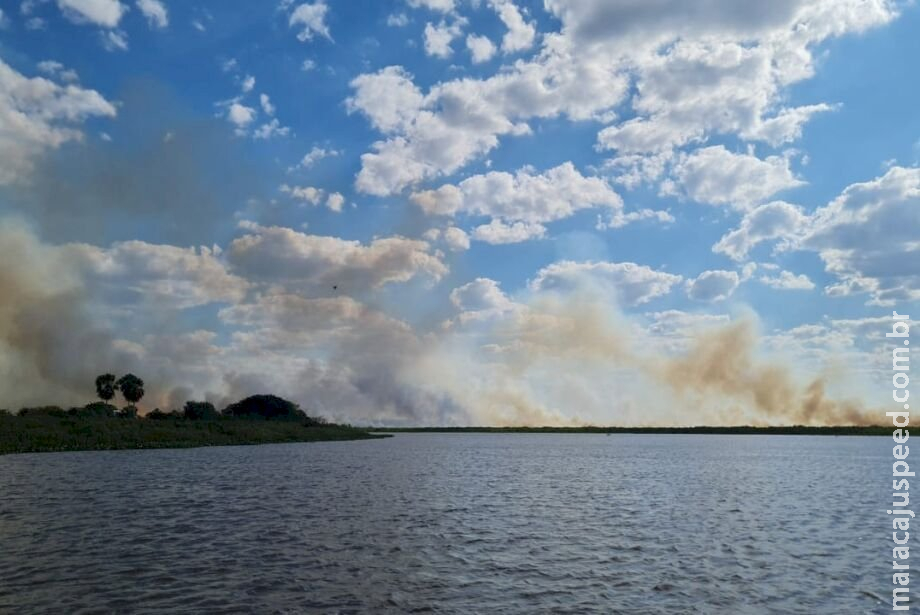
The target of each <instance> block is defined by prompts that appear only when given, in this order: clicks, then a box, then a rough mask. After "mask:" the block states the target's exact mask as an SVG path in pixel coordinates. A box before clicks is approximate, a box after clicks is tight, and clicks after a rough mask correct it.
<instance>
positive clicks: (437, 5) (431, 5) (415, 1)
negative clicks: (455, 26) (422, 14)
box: [406, 0, 454, 13]
mask: <svg viewBox="0 0 920 615" xmlns="http://www.w3.org/2000/svg"><path fill="white" fill-rule="evenodd" d="M406 1H407V2H408V4H409V6H411V7H412V8H414V9H417V8H420V7H424V8H426V9H430V10H432V11H439V12H441V13H450V12H451V11H453V10H454V0H406Z"/></svg>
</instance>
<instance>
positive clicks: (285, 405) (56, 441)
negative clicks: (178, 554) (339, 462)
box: [0, 374, 382, 454]
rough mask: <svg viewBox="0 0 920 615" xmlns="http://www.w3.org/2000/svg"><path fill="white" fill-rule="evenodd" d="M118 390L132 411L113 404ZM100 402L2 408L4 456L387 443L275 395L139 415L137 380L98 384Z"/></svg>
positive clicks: (106, 379)
mask: <svg viewBox="0 0 920 615" xmlns="http://www.w3.org/2000/svg"><path fill="white" fill-rule="evenodd" d="M118 392H120V393H121V394H122V396H123V397H124V398H125V401H126V402H127V405H126V406H125V407H124V408H122V409H121V410H119V409H118V408H116V407H115V406H114V405H112V404H111V403H109V402H111V401H112V400H113V399H114V398H115V395H116V393H118ZM96 394H97V395H98V396H99V398H100V400H101V401H95V402H92V403H89V404H87V405H85V406H81V407H76V408H69V409H67V410H65V409H64V408H61V407H59V406H40V407H32V408H22V409H21V410H19V411H18V412H15V413H12V412H8V411H6V410H0V454H4V453H28V452H50V451H82V450H114V449H135V448H181V447H192V446H223V445H239V444H268V443H277V442H314V441H324V440H362V439H367V438H376V437H382V436H378V435H374V434H371V433H369V432H368V431H367V430H366V429H358V428H356V427H352V426H350V425H335V424H333V423H329V422H327V421H326V420H325V419H323V418H322V417H311V416H307V413H306V412H304V411H303V410H301V409H300V407H299V406H298V405H297V404H295V403H294V402H291V401H288V400H286V399H283V398H281V397H278V396H276V395H252V396H250V397H247V398H245V399H242V400H240V401H238V402H235V403H232V404H229V405H228V406H227V407H225V408H223V409H222V410H220V411H218V410H217V408H216V407H215V406H214V404H212V403H210V402H207V401H188V402H186V403H185V405H184V406H183V407H182V409H181V410H180V409H176V410H172V411H169V412H164V411H162V410H159V409H155V410H153V411H151V412H149V413H147V414H146V415H144V416H140V417H139V416H138V414H137V408H136V407H135V405H134V404H136V403H137V402H138V401H140V400H141V398H142V397H143V396H144V381H143V380H141V379H140V378H138V377H137V376H135V375H133V374H127V375H125V376H122V377H121V378H118V379H116V378H115V376H114V375H112V374H102V375H101V376H99V378H97V379H96Z"/></svg>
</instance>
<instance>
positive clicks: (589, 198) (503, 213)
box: [411, 162, 623, 243]
mask: <svg viewBox="0 0 920 615" xmlns="http://www.w3.org/2000/svg"><path fill="white" fill-rule="evenodd" d="M411 199H412V202H414V203H415V204H416V205H418V206H419V207H420V208H421V209H422V210H423V211H424V212H425V213H427V214H429V215H446V216H458V215H464V216H487V217H490V218H492V221H491V222H490V223H488V224H487V225H483V226H481V227H479V228H477V229H476V231H475V232H474V235H473V236H474V237H476V238H484V237H491V238H492V239H493V241H492V243H510V242H511V240H512V239H515V240H518V241H522V240H524V239H528V238H530V237H535V236H542V235H543V233H544V232H545V228H544V227H543V225H544V224H546V223H549V222H553V221H556V220H561V219H563V218H567V217H569V216H571V215H573V214H574V213H576V212H578V211H579V210H582V209H593V208H600V209H602V210H603V211H604V212H605V213H606V215H607V217H608V218H610V219H611V220H612V219H614V218H616V217H617V216H619V215H620V214H622V208H623V200H622V199H621V198H620V196H619V195H618V194H617V193H616V192H614V190H613V189H612V188H611V187H610V185H609V184H607V182H606V181H605V180H603V179H601V178H598V177H585V176H584V175H582V174H581V173H579V172H578V170H577V169H576V168H575V166H574V165H573V164H572V163H571V162H565V163H563V164H561V165H559V166H557V167H553V168H552V169H548V170H546V171H545V172H543V173H539V174H538V173H535V172H534V171H533V170H532V169H528V168H524V169H520V170H518V171H517V172H516V173H514V174H511V173H506V172H500V171H492V172H489V173H486V174H484V175H474V176H472V177H468V178H467V179H465V180H463V181H462V182H460V183H459V184H457V185H453V184H445V185H443V186H441V187H440V188H438V189H436V190H426V191H422V192H417V193H415V194H413V195H412V197H411ZM480 229H481V230H480ZM498 238H500V239H501V241H494V239H498Z"/></svg>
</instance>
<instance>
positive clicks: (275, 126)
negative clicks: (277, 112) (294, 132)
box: [252, 118, 291, 139]
mask: <svg viewBox="0 0 920 615" xmlns="http://www.w3.org/2000/svg"><path fill="white" fill-rule="evenodd" d="M290 133H291V127H290V126H282V125H281V122H280V121H278V118H272V120H271V121H269V122H266V123H264V124H262V125H261V126H259V127H258V128H256V129H255V130H254V131H252V138H253V139H271V138H272V137H286V136H288V135H289V134H290Z"/></svg>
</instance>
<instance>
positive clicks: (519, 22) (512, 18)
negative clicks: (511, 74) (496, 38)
mask: <svg viewBox="0 0 920 615" xmlns="http://www.w3.org/2000/svg"><path fill="white" fill-rule="evenodd" d="M489 4H491V5H492V8H493V9H495V12H497V13H498V18H499V19H501V21H502V23H503V24H505V27H506V28H508V31H507V32H506V33H505V35H504V36H503V37H502V51H503V52H505V53H514V52H516V51H524V50H525V49H530V47H531V46H532V45H533V41H534V37H535V36H536V33H537V29H536V27H534V25H533V24H532V23H527V22H526V21H524V17H523V15H521V11H520V9H518V7H517V6H515V4H514V2H511V0H490V2H489Z"/></svg>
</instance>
